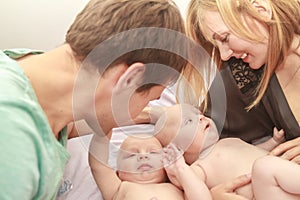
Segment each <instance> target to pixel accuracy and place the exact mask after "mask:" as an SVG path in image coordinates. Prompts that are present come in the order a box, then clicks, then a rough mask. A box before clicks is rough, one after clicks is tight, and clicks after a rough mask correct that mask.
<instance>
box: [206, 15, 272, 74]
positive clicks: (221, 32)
mask: <svg viewBox="0 0 300 200" xmlns="http://www.w3.org/2000/svg"><path fill="white" fill-rule="evenodd" d="M203 16H204V20H205V25H206V27H207V30H205V33H206V34H208V37H210V38H212V39H213V40H214V41H215V44H216V45H217V47H218V49H219V51H220V54H221V59H222V60H223V61H226V60H228V59H229V58H231V57H236V58H238V59H243V61H244V62H246V63H249V65H250V67H251V68H252V69H258V68H260V67H261V66H263V65H264V64H265V62H266V59H267V51H268V37H269V36H268V35H269V34H268V31H267V29H266V28H265V27H264V26H263V25H262V24H259V23H258V22H257V21H254V20H251V23H252V24H253V26H251V30H249V31H252V32H253V34H255V33H261V34H262V36H263V38H264V39H263V41H262V42H256V41H250V40H246V39H242V38H241V37H239V36H238V35H236V34H235V33H233V32H232V31H231V30H229V28H228V27H227V26H226V24H225V23H224V21H223V19H222V17H221V15H220V14H219V13H218V12H210V11H207V12H206V13H205V14H204V15H203Z"/></svg>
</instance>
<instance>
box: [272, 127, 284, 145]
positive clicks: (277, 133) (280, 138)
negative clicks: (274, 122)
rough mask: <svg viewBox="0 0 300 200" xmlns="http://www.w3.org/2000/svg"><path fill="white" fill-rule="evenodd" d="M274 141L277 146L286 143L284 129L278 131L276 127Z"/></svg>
mask: <svg viewBox="0 0 300 200" xmlns="http://www.w3.org/2000/svg"><path fill="white" fill-rule="evenodd" d="M273 140H274V141H275V142H276V143H277V144H281V143H282V142H284V141H285V137H284V131H283V129H280V130H279V131H278V129H277V128H276V127H274V129H273Z"/></svg>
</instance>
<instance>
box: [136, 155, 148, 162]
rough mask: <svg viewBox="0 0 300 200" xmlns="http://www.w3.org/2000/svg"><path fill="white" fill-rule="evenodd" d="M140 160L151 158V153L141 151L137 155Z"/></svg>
mask: <svg viewBox="0 0 300 200" xmlns="http://www.w3.org/2000/svg"><path fill="white" fill-rule="evenodd" d="M137 159H138V161H142V160H149V155H148V154H147V153H141V154H139V155H138V156H137Z"/></svg>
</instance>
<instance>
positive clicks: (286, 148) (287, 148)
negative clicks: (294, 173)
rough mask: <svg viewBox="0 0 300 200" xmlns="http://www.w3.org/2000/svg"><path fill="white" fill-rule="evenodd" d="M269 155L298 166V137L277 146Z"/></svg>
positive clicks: (299, 161)
mask: <svg viewBox="0 0 300 200" xmlns="http://www.w3.org/2000/svg"><path fill="white" fill-rule="evenodd" d="M270 155H273V156H280V157H281V158H283V159H286V160H290V161H293V162H295V163H298V164H300V137H298V138H296V139H293V140H289V141H287V142H284V143H282V144H280V145H278V146H277V147H275V148H274V149H273V150H272V151H271V152H270Z"/></svg>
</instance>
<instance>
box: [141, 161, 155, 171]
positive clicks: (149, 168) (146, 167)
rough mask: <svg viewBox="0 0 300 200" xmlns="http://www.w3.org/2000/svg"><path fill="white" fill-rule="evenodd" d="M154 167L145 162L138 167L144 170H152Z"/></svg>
mask: <svg viewBox="0 0 300 200" xmlns="http://www.w3.org/2000/svg"><path fill="white" fill-rule="evenodd" d="M152 168H153V167H152V166H151V165H149V164H146V163H145V164H141V165H140V166H139V167H138V170H139V171H142V172H144V171H149V170H151V169H152Z"/></svg>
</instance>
